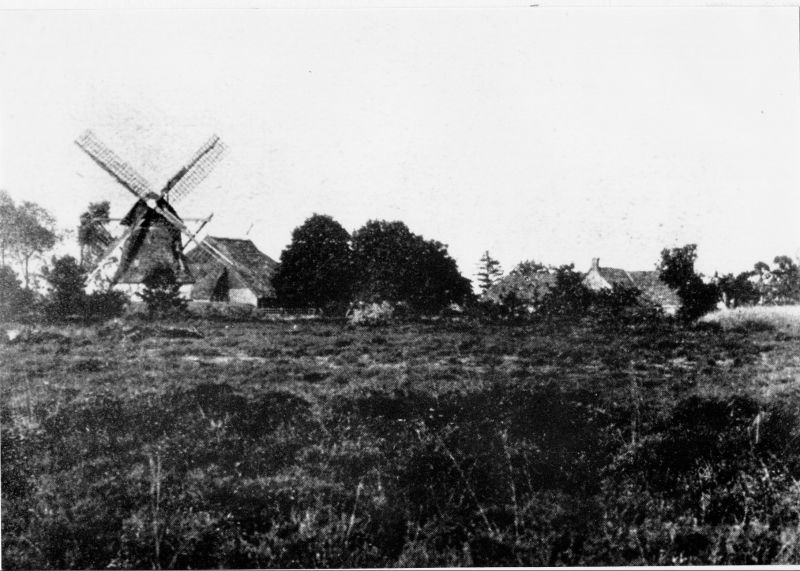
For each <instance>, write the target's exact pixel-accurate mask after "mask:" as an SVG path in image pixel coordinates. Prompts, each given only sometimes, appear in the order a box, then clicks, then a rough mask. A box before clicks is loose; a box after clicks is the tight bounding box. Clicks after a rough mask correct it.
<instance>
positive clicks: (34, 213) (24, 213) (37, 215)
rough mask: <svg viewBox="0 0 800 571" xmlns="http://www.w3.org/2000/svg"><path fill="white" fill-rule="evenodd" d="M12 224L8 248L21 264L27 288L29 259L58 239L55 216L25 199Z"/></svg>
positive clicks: (40, 253) (47, 248) (17, 209)
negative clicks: (13, 226)
mask: <svg viewBox="0 0 800 571" xmlns="http://www.w3.org/2000/svg"><path fill="white" fill-rule="evenodd" d="M14 225H15V230H14V232H13V235H12V242H11V244H10V250H11V253H12V254H13V255H14V257H16V259H17V260H18V261H19V263H20V265H21V266H22V271H23V278H24V283H25V288H26V289H28V287H29V286H30V271H29V265H30V261H31V259H33V258H34V257H37V256H41V255H42V254H44V253H45V252H47V251H48V250H50V249H51V248H52V247H53V246H55V245H56V242H57V241H58V235H57V234H56V228H55V218H53V216H52V214H50V213H49V212H48V211H47V210H45V209H44V208H42V207H41V206H39V205H38V204H35V203H33V202H27V201H26V202H23V203H22V204H20V205H19V206H18V207H17V208H16V214H15V216H14Z"/></svg>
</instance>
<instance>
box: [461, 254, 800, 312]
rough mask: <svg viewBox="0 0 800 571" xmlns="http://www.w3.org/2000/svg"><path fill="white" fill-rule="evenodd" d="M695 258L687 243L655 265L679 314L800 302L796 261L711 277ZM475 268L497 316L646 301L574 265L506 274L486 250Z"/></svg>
mask: <svg viewBox="0 0 800 571" xmlns="http://www.w3.org/2000/svg"><path fill="white" fill-rule="evenodd" d="M696 260H697V245H696V244H686V245H685V246H682V247H676V248H665V249H663V250H662V251H661V256H660V259H659V260H658V262H657V263H656V265H655V269H656V271H657V272H658V274H659V278H660V279H661V281H662V282H663V283H664V284H665V285H667V286H668V287H669V288H671V289H672V290H674V291H675V293H676V294H677V296H678V298H679V299H680V302H681V305H680V308H679V310H678V317H679V318H682V319H684V320H688V321H691V320H693V319H697V318H698V317H700V316H702V315H704V314H705V313H708V312H710V311H712V310H714V309H715V308H716V307H717V306H718V304H720V303H722V304H724V305H725V306H726V307H727V308H735V307H740V306H747V305H757V304H758V305H792V304H798V303H800V259H798V260H793V259H792V258H791V257H789V256H785V255H783V256H776V257H775V258H774V261H773V266H772V267H771V268H770V266H769V265H768V264H766V263H765V262H757V263H756V264H754V267H753V269H752V270H750V271H744V272H740V273H738V274H732V273H729V274H725V275H722V276H720V275H719V274H716V273H715V274H714V276H711V277H707V276H704V275H702V274H701V273H699V272H697V271H696V270H695V262H696ZM478 268H479V269H478V272H477V274H476V276H477V278H478V279H477V282H478V285H479V286H480V289H481V297H480V302H481V303H482V304H483V305H484V306H485V307H487V308H489V309H490V310H491V312H493V313H494V314H495V315H501V316H506V317H509V316H512V317H515V318H521V317H524V316H525V315H526V314H543V313H548V312H550V313H552V312H556V313H558V312H561V313H563V312H565V311H566V312H569V311H580V312H586V311H587V310H589V309H590V308H591V307H596V306H599V307H605V308H606V309H608V307H610V305H609V304H611V306H615V307H618V308H619V307H623V306H628V307H629V308H630V307H631V306H638V307H639V309H642V308H643V307H644V306H647V305H648V303H647V300H646V299H645V298H644V297H643V296H642V295H641V294H642V293H643V292H641V291H639V290H638V289H637V288H635V287H627V286H619V285H614V287H613V288H612V289H611V290H609V291H601V292H593V291H591V290H590V289H589V288H588V287H587V286H586V284H585V283H583V274H582V273H579V272H576V271H575V270H574V266H573V265H565V266H546V265H545V264H542V263H540V262H537V261H535V260H525V261H523V262H520V263H519V264H517V265H516V266H515V267H514V268H513V269H512V270H511V272H509V274H508V275H507V276H504V273H503V270H502V267H501V265H500V262H499V261H498V260H496V259H494V258H493V257H492V256H491V254H490V253H489V252H488V251H486V252H484V254H483V255H482V256H481V259H480V262H479V266H478ZM543 276H544V277H546V278H547V279H544V280H543V279H542V277H543ZM651 309H652V308H651Z"/></svg>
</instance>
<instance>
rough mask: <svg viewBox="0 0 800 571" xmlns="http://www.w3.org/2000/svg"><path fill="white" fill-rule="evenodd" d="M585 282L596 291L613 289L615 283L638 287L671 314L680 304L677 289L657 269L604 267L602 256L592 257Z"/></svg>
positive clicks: (645, 295) (649, 298)
mask: <svg viewBox="0 0 800 571" xmlns="http://www.w3.org/2000/svg"><path fill="white" fill-rule="evenodd" d="M583 283H585V284H586V286H587V287H589V289H592V290H594V291H599V290H603V289H611V288H612V287H614V286H615V285H616V286H625V287H635V288H638V289H639V290H640V291H641V292H642V295H643V296H644V297H645V298H646V299H648V300H649V301H652V302H653V303H655V304H657V305H659V306H661V308H662V309H663V310H664V311H665V312H666V313H667V314H670V315H671V314H674V313H675V312H676V311H677V310H678V306H679V305H680V300H679V298H678V295H677V293H676V292H675V290H673V289H672V288H670V287H669V286H668V285H667V284H665V283H664V282H663V281H661V278H660V277H659V275H658V272H657V271H635V272H629V271H627V270H622V269H619V268H604V267H601V266H600V258H593V259H592V266H591V268H589V271H588V272H586V277H584V279H583Z"/></svg>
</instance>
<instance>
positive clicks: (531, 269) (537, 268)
mask: <svg viewBox="0 0 800 571" xmlns="http://www.w3.org/2000/svg"><path fill="white" fill-rule="evenodd" d="M511 273H512V274H514V275H518V276H524V277H532V276H536V275H537V274H547V273H549V271H548V269H547V266H545V265H544V264H542V263H540V262H537V261H536V260H523V261H521V262H520V263H518V264H517V265H516V266H514V269H513V270H511Z"/></svg>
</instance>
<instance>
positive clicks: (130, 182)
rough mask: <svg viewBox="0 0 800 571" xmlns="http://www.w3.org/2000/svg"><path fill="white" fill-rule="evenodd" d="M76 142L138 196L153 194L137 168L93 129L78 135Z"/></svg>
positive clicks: (101, 166)
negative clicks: (110, 146)
mask: <svg viewBox="0 0 800 571" xmlns="http://www.w3.org/2000/svg"><path fill="white" fill-rule="evenodd" d="M75 144H76V145H78V146H79V147H80V148H81V149H83V150H84V151H85V152H86V154H87V155H89V156H90V157H91V158H92V160H93V161H94V162H96V163H97V164H98V165H100V168H102V169H103V170H104V171H106V172H107V173H108V174H110V175H111V176H112V177H114V179H116V180H117V182H119V183H120V184H121V185H122V186H124V187H125V188H127V189H128V190H129V191H130V192H132V193H133V194H135V195H136V196H137V197H138V198H141V199H143V200H147V198H148V197H150V196H152V194H153V189H152V188H151V187H150V183H148V182H147V179H145V178H144V177H143V176H141V175H140V174H139V173H138V172H136V170H135V169H134V168H133V167H132V166H131V165H129V164H128V163H126V162H125V161H123V160H122V159H121V158H119V157H118V156H117V154H116V153H114V151H112V150H111V149H109V148H108V147H107V146H106V145H104V144H103V143H102V142H101V141H100V139H98V138H97V136H96V135H95V134H94V133H93V132H92V131H86V132H85V133H84V134H83V135H81V136H80V137H78V139H77V140H76V141H75Z"/></svg>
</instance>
